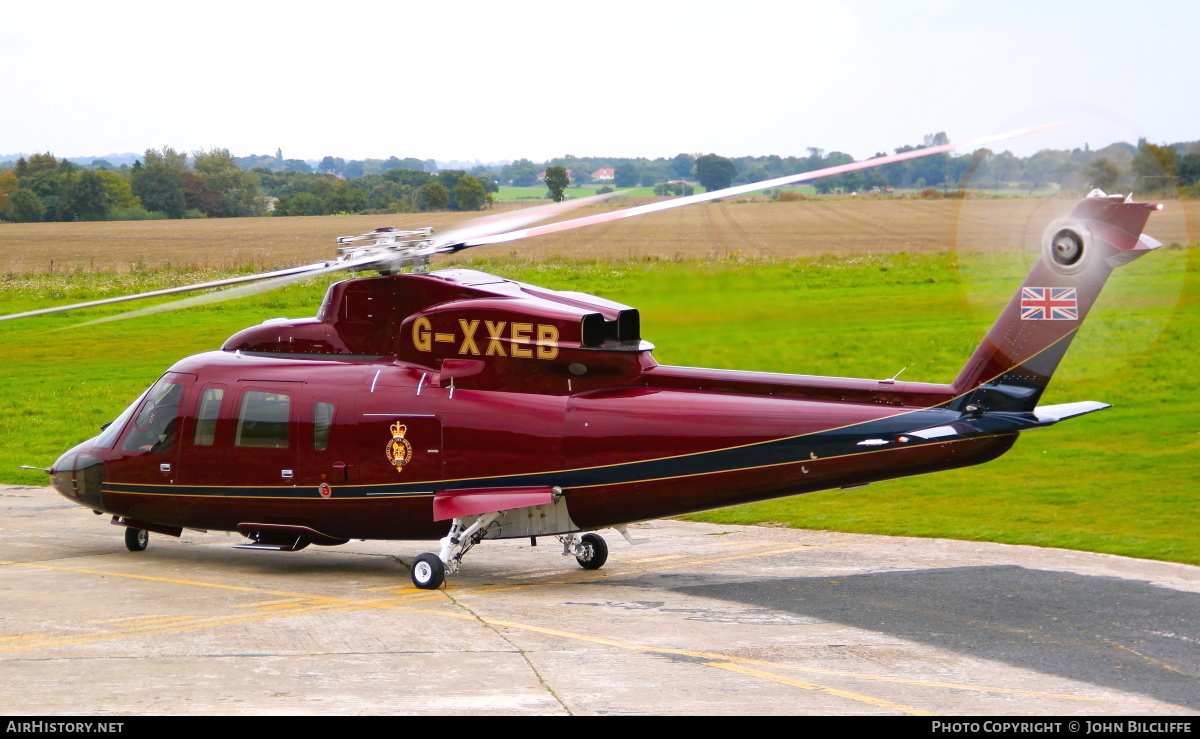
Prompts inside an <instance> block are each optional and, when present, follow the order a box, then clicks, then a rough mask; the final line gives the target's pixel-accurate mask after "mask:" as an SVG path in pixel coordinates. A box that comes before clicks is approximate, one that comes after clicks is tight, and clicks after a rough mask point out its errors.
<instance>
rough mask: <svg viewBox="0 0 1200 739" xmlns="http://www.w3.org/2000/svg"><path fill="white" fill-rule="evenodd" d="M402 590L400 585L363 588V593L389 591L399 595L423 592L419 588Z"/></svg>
mask: <svg viewBox="0 0 1200 739" xmlns="http://www.w3.org/2000/svg"><path fill="white" fill-rule="evenodd" d="M399 588H403V586H402V585H380V586H379V587H377V588H363V589H362V590H363V592H364V593H372V592H375V591H378V590H391V591H392V592H393V593H395V594H397V595H400V594H401V593H420V592H423V591H422V590H421V589H420V588H406V589H399Z"/></svg>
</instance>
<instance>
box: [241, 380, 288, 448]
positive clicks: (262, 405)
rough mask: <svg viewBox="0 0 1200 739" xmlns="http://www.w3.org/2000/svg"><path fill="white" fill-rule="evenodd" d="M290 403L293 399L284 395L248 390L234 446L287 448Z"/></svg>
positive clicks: (243, 400) (244, 396)
mask: <svg viewBox="0 0 1200 739" xmlns="http://www.w3.org/2000/svg"><path fill="white" fill-rule="evenodd" d="M291 402H292V399H291V397H290V396H288V395H285V394H283V393H265V392H259V391H257V390H247V391H246V393H245V394H244V395H243V396H242V409H241V411H240V412H239V413H238V426H237V436H236V437H235V438H234V441H233V443H234V444H235V445H236V446H242V447H253V448H259V449H287V447H288V414H289V411H290V410H291Z"/></svg>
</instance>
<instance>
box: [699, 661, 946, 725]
mask: <svg viewBox="0 0 1200 739" xmlns="http://www.w3.org/2000/svg"><path fill="white" fill-rule="evenodd" d="M704 664H705V665H706V666H708V667H716V668H718V669H721V670H729V671H730V672H736V673H738V674H740V675H746V676H748V677H757V678H759V679H761V680H770V681H771V682H776V683H781V684H783V685H790V686H792V687H793V688H800V689H801V690H818V691H820V692H822V693H825V694H827V695H832V696H835V697H837V698H846V699H848V700H852V701H856V702H858V703H866V704H868V705H872V706H878V707H879V708H887V709H890V710H893V711H899V712H900V713H907V714H908V715H910V716H937V715H938V714H936V713H933V712H932V711H923V710H921V709H920V708H913V707H912V706H906V705H904V704H903V703H893V702H891V701H889V700H884V699H883V698H874V697H872V696H869V695H863V694H861V693H852V692H850V691H848V690H839V689H838V688H831V687H829V686H828V685H817V684H816V683H810V682H808V681H806V680H797V679H795V678H791V677H784V676H783V675H776V674H775V673H773V672H766V671H764V670H756V669H754V668H753V667H746V666H744V665H737V664H733V663H731V662H705V663H704Z"/></svg>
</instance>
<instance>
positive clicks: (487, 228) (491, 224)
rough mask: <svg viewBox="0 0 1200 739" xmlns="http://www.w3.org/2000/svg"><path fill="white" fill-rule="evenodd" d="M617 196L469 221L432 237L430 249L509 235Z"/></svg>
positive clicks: (587, 198) (615, 193)
mask: <svg viewBox="0 0 1200 739" xmlns="http://www.w3.org/2000/svg"><path fill="white" fill-rule="evenodd" d="M616 195H620V193H619V192H608V193H604V194H603V195H591V196H589V197H586V198H578V199H573V200H563V201H560V202H557V203H548V204H546V205H538V206H535V207H533V208H522V209H520V210H515V211H509V212H507V213H497V214H495V215H490V216H483V217H481V218H472V219H471V220H469V221H464V222H463V223H460V224H458V225H457V226H455V227H454V228H451V229H450V230H449V231H446V232H444V233H440V234H434V236H433V240H432V246H433V247H434V248H435V249H440V248H441V247H444V246H446V245H448V244H460V243H462V242H464V241H466V240H468V239H480V238H483V237H485V236H491V235H493V234H498V233H501V232H504V231H508V230H509V229H514V228H520V227H521V226H524V225H526V224H529V223H535V222H537V221H543V220H545V219H547V218H551V217H553V216H556V215H559V214H561V213H567V212H570V211H572V210H575V209H576V208H582V207H584V206H586V205H594V204H596V203H599V202H601V201H603V200H607V199H609V198H611V197H613V196H616Z"/></svg>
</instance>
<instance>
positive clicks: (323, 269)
mask: <svg viewBox="0 0 1200 739" xmlns="http://www.w3.org/2000/svg"><path fill="white" fill-rule="evenodd" d="M377 262H379V257H378V256H371V257H365V258H362V259H357V260H352V261H347V262H322V263H321V264H314V265H309V266H310V267H316V269H310V270H308V271H307V272H298V273H295V274H288V275H284V276H282V277H275V278H273V279H266V280H261V281H259V282H256V283H254V284H251V285H242V286H240V287H231V288H229V289H227V290H219V291H217V292H212V293H205V294H204V295H193V296H192V297H190V298H183V299H182V300H174V301H171V302H170V303H162V304H160V305H152V306H150V307H149V308H139V309H138V310H132V311H128V312H126V313H119V314H117V315H115V316H104V317H103V318H97V319H95V320H92V321H85V322H84V323H76V324H72V325H70V326H63V327H62V329H60V330H63V329H69V328H81V327H83V326H94V325H96V324H98V323H108V322H110V321H123V320H125V319H126V318H138V317H141V316H151V315H154V314H156V313H168V312H170V311H175V310H182V309H183V308H192V307H194V306H197V305H209V304H211V303H222V302H224V301H226V300H234V299H236V298H245V297H248V296H250V295H258V294H259V293H265V292H270V291H271V290H278V289H279V288H283V287H287V286H288V285H291V284H293V283H296V282H300V281H302V280H307V279H308V278H309V277H317V276H319V275H325V274H329V273H331V272H341V271H342V270H347V269H353V268H355V267H360V266H365V265H368V264H375V263H377ZM260 277H261V276H260ZM192 289H196V288H195V287H193V288H192ZM176 292H178V291H176ZM141 297H146V296H145V295H143V296H141Z"/></svg>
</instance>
